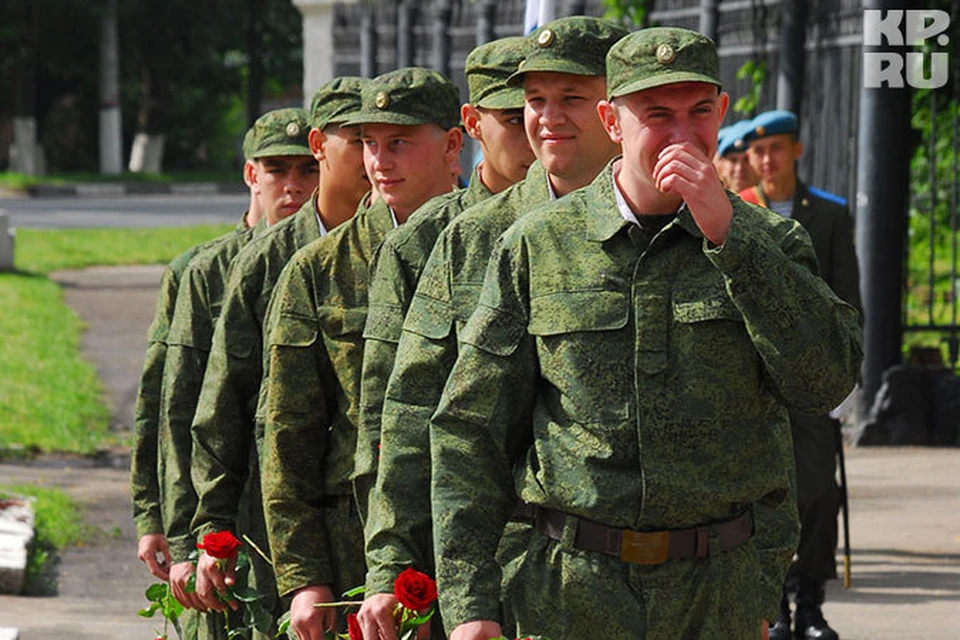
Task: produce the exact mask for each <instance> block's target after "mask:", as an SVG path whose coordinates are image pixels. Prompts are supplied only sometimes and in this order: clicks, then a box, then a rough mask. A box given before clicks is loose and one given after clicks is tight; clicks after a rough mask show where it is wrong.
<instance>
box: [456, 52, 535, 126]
mask: <svg viewBox="0 0 960 640" xmlns="http://www.w3.org/2000/svg"><path fill="white" fill-rule="evenodd" d="M529 46H530V41H529V40H527V38H524V37H523V36H513V37H510V38H500V39H499V40H494V41H493V42H488V43H486V44H482V45H480V46H479V47H477V48H476V49H474V50H473V51H471V52H470V55H468V56H467V63H466V65H465V67H464V73H466V75H467V86H468V87H469V88H470V98H469V100H470V104H472V105H474V106H476V107H483V108H484V109H521V108H523V102H524V101H523V87H521V86H520V85H519V84H515V85H512V86H511V85H508V84H507V78H509V77H510V75H511V74H512V73H513V72H514V71H516V70H517V65H519V64H520V63H521V62H522V61H523V59H524V58H526V57H527V51H528V50H529Z"/></svg>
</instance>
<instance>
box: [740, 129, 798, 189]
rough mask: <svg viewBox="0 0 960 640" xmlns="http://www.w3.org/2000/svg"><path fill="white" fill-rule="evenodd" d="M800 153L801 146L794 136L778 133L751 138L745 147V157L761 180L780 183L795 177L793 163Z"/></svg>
mask: <svg viewBox="0 0 960 640" xmlns="http://www.w3.org/2000/svg"><path fill="white" fill-rule="evenodd" d="M802 153H803V146H802V145H801V144H800V142H799V141H798V140H797V139H796V137H795V136H793V135H792V134H789V133H780V134H777V135H773V136H767V137H765V138H760V139H759V140H752V141H751V142H750V147H749V148H748V149H747V159H748V160H749V162H750V166H751V167H753V170H754V171H755V172H756V173H757V175H758V176H760V179H761V180H763V181H764V182H768V183H772V184H780V183H782V182H783V181H788V180H793V179H794V178H795V172H796V164H795V163H796V161H797V160H798V159H799V158H800V155H801V154H802Z"/></svg>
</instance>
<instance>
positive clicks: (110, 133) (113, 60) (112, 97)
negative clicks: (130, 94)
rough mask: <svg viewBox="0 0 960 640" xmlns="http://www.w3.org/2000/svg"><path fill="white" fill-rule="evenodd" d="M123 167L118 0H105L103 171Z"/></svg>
mask: <svg viewBox="0 0 960 640" xmlns="http://www.w3.org/2000/svg"><path fill="white" fill-rule="evenodd" d="M122 170H123V136H122V132H121V119H120V52H119V46H118V44H117V0H105V2H104V11H103V15H102V16H101V18H100V173H102V174H107V175H116V174H118V173H120V172H121V171H122Z"/></svg>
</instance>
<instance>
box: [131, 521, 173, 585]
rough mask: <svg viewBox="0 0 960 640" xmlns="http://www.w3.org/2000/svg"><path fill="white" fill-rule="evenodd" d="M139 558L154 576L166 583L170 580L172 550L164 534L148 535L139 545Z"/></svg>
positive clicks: (141, 539) (142, 538)
mask: <svg viewBox="0 0 960 640" xmlns="http://www.w3.org/2000/svg"><path fill="white" fill-rule="evenodd" d="M137 557H138V558H140V561H141V562H143V563H145V564H146V565H147V569H149V570H150V573H152V574H153V575H154V576H156V577H157V578H158V579H160V580H162V581H163V582H166V581H167V580H169V579H170V549H169V548H168V547H167V538H166V536H164V535H163V534H162V533H148V534H146V535H144V536H142V537H141V538H140V541H139V542H138V543H137Z"/></svg>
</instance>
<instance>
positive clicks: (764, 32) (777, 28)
mask: <svg viewBox="0 0 960 640" xmlns="http://www.w3.org/2000/svg"><path fill="white" fill-rule="evenodd" d="M703 4H706V3H702V2H701V1H700V0H648V7H649V8H650V10H651V12H650V14H649V20H650V24H652V25H670V26H682V27H687V28H692V29H698V28H699V26H700V21H701V12H702V5H703ZM711 4H712V3H711ZM715 4H716V9H717V14H716V31H717V32H716V36H717V41H718V45H719V54H720V71H721V76H722V78H723V82H724V87H725V89H726V90H727V91H728V92H729V93H730V94H731V98H732V100H731V104H732V103H733V102H735V101H736V99H737V98H738V97H740V96H742V95H745V94H748V93H750V91H751V90H752V89H753V86H752V84H751V81H750V80H749V79H738V78H737V71H738V70H739V69H740V68H741V66H742V65H743V63H744V62H746V61H748V60H753V61H755V62H758V63H759V62H763V63H765V65H766V78H765V81H764V83H763V86H762V88H761V91H760V93H759V100H758V103H757V105H756V111H763V110H766V109H771V108H775V106H776V103H777V95H776V93H777V77H778V73H779V68H778V65H779V54H780V42H781V29H782V27H783V24H782V23H783V4H784V3H783V2H781V0H719V1H717V2H716V3H715ZM559 5H560V7H561V13H562V14H563V15H568V14H569V13H570V12H571V11H574V10H576V11H578V12H581V13H583V14H585V15H594V16H600V15H603V14H604V12H605V8H604V6H603V4H602V2H601V1H600V0H587V1H585V2H565V3H564V2H560V3H559ZM524 7H525V2H524V0H500V1H497V2H491V1H489V0H434V1H432V2H412V1H410V0H402V1H396V2H379V3H374V4H372V5H371V4H369V3H368V4H366V5H364V4H360V5H357V4H350V5H338V6H337V9H336V20H337V29H336V32H335V36H334V37H335V51H336V56H335V60H334V66H335V72H336V73H337V74H338V75H342V74H351V75H356V74H361V75H375V74H376V73H382V72H384V71H387V70H389V69H393V68H396V67H398V66H403V65H404V64H417V65H423V66H433V67H434V68H440V69H441V70H443V71H445V72H447V74H448V75H449V77H450V78H451V79H452V80H453V81H454V82H455V83H456V84H457V85H458V86H459V87H460V88H461V91H462V94H463V95H466V80H465V78H464V74H463V65H464V61H465V59H466V55H467V53H469V51H470V50H471V49H472V48H473V46H475V45H476V44H477V43H478V42H481V41H483V40H484V33H486V35H487V36H490V37H502V36H507V35H517V34H520V33H521V32H522V29H523V17H524ZM805 10H806V30H805V56H804V68H805V73H804V81H803V91H802V95H801V100H800V109H799V111H800V112H799V113H798V116H799V118H800V139H801V140H802V141H803V143H804V153H803V156H802V157H801V159H800V161H799V165H798V173H799V175H800V177H801V179H803V180H804V181H805V182H807V183H808V184H811V185H813V186H816V187H818V188H821V189H825V190H827V191H830V192H833V193H836V194H838V195H840V196H842V197H844V198H846V199H847V200H848V201H849V202H850V205H851V209H852V210H853V212H854V215H856V197H855V193H856V187H857V185H856V180H857V162H858V158H857V146H858V145H857V136H858V130H857V126H858V116H859V107H860V105H859V102H860V87H861V68H862V42H863V37H862V22H863V6H862V3H861V2H860V0H812V1H811V2H808V3H806V6H805ZM405 12H408V13H405ZM405 20H409V22H410V24H411V25H412V38H410V41H409V42H408V43H404V42H403V41H402V40H403V39H402V38H400V37H398V36H399V35H400V31H401V29H398V25H399V24H403V23H404V21H405ZM364 29H366V33H364ZM953 29H954V31H953V33H952V36H951V40H952V41H953V42H960V32H958V31H960V20H954V25H953ZM439 38H445V39H446V41H445V42H440V41H439V40H438V39H439ZM363 42H366V43H367V46H368V47H372V51H368V53H367V58H368V59H367V62H366V64H365V63H364V51H363ZM371 43H372V44H371ZM437 51H444V52H448V55H446V59H445V60H443V61H442V63H443V64H446V65H447V68H442V67H441V66H439V64H440V62H441V61H438V59H437V57H436V52H437ZM958 57H960V56H954V62H955V63H956V58H958ZM954 66H956V65H954ZM364 72H366V73H364ZM953 76H954V78H957V79H958V80H960V72H958V70H957V69H954V70H953ZM958 85H960V82H954V86H958ZM949 101H950V97H949V96H943V95H940V96H938V97H937V98H936V101H934V99H933V98H931V99H930V104H931V105H932V107H931V109H930V110H931V111H933V113H934V116H935V118H934V120H935V122H936V126H934V127H927V128H926V130H925V131H924V134H925V142H924V143H923V145H922V146H923V148H924V149H925V151H923V152H921V154H920V155H921V159H920V160H916V161H914V165H915V168H916V167H921V168H919V169H916V172H915V175H913V176H912V178H913V179H912V183H913V184H914V185H916V186H915V187H914V193H913V194H912V196H911V207H910V212H909V216H910V220H909V222H910V226H909V228H910V234H911V235H910V236H909V237H908V238H904V242H903V247H904V251H905V252H907V258H908V259H907V261H906V264H907V267H906V268H905V273H904V279H903V283H902V284H901V286H902V287H903V290H904V296H903V300H904V305H903V322H902V327H903V329H904V331H905V332H906V333H907V338H906V342H907V343H908V344H913V343H919V342H923V343H924V344H927V345H930V344H939V341H941V340H942V341H944V342H943V347H942V353H943V360H944V361H945V362H949V363H950V364H951V365H952V366H954V367H956V364H957V350H958V347H957V335H958V328H957V322H958V320H957V296H956V289H957V285H958V283H957V247H956V242H957V238H956V235H957V180H958V174H957V171H956V166H955V165H956V157H955V152H954V151H952V150H956V149H957V147H958V141H957V138H956V128H957V117H958V116H957V113H956V109H957V107H956V105H957V104H958V100H957V99H956V96H954V97H953V102H952V103H950V104H951V105H952V106H951V107H950V108H951V109H953V111H952V115H949V116H948V115H945V110H946V109H947V108H948V107H947V104H948V102H949ZM938 114H939V115H938ZM751 115H753V114H752V113H748V114H737V113H732V112H731V113H730V114H729V115H728V116H727V119H726V122H725V124H730V123H732V122H733V121H735V120H737V119H740V118H742V117H747V116H751ZM915 120H916V117H915ZM916 124H917V123H915V126H916ZM877 135H883V132H877ZM892 152H895V153H905V152H907V151H906V150H893V151H892ZM924 154H925V155H926V156H930V157H932V158H933V161H930V160H929V159H928V160H923V156H924ZM949 154H953V155H949ZM948 155H949V157H947V156H948ZM865 160H869V159H865ZM951 167H952V173H951ZM924 172H926V177H924V175H923V174H924ZM926 183H929V184H930V185H931V188H929V189H928V188H925V187H923V185H924V184H926ZM904 214H905V215H907V212H904ZM918 234H926V235H927V237H928V238H930V239H932V242H928V243H918V242H913V241H912V239H914V238H916V237H917V235H918ZM927 245H929V247H930V248H931V250H930V251H926V249H923V248H922V247H924V246H927ZM908 249H910V251H908ZM925 251H926V253H924V252H925ZM918 252H919V253H918ZM891 286H897V285H895V284H893V283H891Z"/></svg>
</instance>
